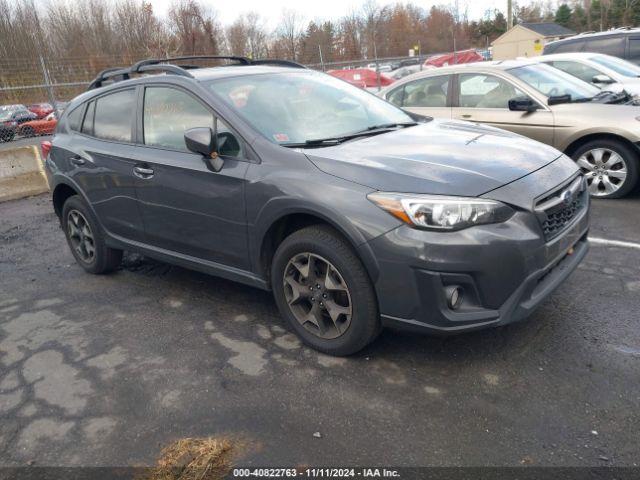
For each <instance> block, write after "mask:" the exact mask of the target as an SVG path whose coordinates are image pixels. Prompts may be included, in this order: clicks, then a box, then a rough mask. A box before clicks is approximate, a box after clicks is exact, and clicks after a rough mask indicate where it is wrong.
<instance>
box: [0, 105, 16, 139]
mask: <svg viewBox="0 0 640 480" xmlns="http://www.w3.org/2000/svg"><path fill="white" fill-rule="evenodd" d="M17 126H18V122H16V121H15V120H13V118H12V115H11V112H10V111H7V110H0V142H10V141H11V140H13V138H14V137H15V136H16V127H17Z"/></svg>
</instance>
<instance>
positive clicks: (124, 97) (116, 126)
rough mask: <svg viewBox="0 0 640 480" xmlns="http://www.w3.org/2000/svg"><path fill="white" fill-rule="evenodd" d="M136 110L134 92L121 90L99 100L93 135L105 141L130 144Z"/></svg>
mask: <svg viewBox="0 0 640 480" xmlns="http://www.w3.org/2000/svg"><path fill="white" fill-rule="evenodd" d="M134 108H135V95H134V90H121V91H119V92H116V93H111V94H109V95H105V96H104V97H100V98H98V99H97V100H96V114H95V120H94V124H93V135H94V136H95V137H98V138H102V139H104V140H115V141H118V142H130V141H131V119H132V118H133V116H134V111H135V110H134Z"/></svg>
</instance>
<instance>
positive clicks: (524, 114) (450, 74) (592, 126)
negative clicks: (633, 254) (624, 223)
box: [381, 60, 640, 198]
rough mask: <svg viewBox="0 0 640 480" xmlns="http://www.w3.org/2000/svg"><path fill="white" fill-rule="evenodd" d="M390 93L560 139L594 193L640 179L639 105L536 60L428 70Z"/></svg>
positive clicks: (403, 103) (420, 108)
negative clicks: (620, 102)
mask: <svg viewBox="0 0 640 480" xmlns="http://www.w3.org/2000/svg"><path fill="white" fill-rule="evenodd" d="M381 94H382V96H383V98H385V99H387V100H388V101H390V102H391V103H394V104H395V105H398V106H399V107H402V108H404V109H405V110H408V111H411V112H414V113H417V114H420V115H429V116H434V117H440V118H448V119H452V118H453V119H461V120H468V121H471V122H478V123H482V124H487V125H492V126H495V127H499V128H503V129H505V130H510V131H513V132H515V133H519V134H521V135H525V136H527V137H530V138H533V139H535V140H538V141H541V142H543V143H546V144H549V145H553V146H554V147H556V148H558V149H559V150H561V151H563V152H565V153H566V154H567V155H569V156H570V157H572V158H573V159H574V160H575V161H576V162H578V165H579V166H580V168H581V169H582V171H583V172H584V174H585V175H586V177H587V181H588V184H589V192H590V193H591V195H593V196H597V197H603V198H618V197H622V196H624V195H626V194H628V193H629V192H631V191H632V190H633V188H634V187H635V186H636V185H637V183H638V175H639V169H640V165H639V158H638V143H639V142H640V115H639V112H638V108H637V107H634V106H629V105H611V104H607V103H606V102H611V101H616V95H611V93H608V92H602V91H600V90H599V89H598V88H596V87H594V86H593V85H591V84H589V83H587V82H583V81H582V80H580V79H578V78H576V77H574V76H571V75H568V74H566V73H564V72H562V71H561V70H558V69H556V68H553V67H550V66H548V65H543V64H539V63H535V62H532V61H529V60H511V61H501V62H482V63H474V64H467V65H457V66H451V67H443V68H441V69H434V70H424V71H422V72H419V73H415V74H413V75H410V76H408V77H405V78H403V79H402V80H398V81H397V82H396V83H395V84H393V85H392V86H390V87H388V88H387V89H385V90H384V91H383V92H382V93H381Z"/></svg>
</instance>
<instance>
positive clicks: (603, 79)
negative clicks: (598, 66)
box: [591, 74, 615, 84]
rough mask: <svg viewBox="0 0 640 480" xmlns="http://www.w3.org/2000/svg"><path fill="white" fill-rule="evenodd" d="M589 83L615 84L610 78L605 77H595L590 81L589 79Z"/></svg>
mask: <svg viewBox="0 0 640 480" xmlns="http://www.w3.org/2000/svg"><path fill="white" fill-rule="evenodd" d="M591 83H603V84H609V83H615V81H614V80H613V79H612V78H611V77H608V76H606V75H602V74H601V75H595V76H594V77H593V78H592V79H591Z"/></svg>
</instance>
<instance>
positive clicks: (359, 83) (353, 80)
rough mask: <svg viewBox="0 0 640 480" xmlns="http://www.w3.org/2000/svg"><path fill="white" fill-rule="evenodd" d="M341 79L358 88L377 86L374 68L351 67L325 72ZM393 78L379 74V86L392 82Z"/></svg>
mask: <svg viewBox="0 0 640 480" xmlns="http://www.w3.org/2000/svg"><path fill="white" fill-rule="evenodd" d="M327 73H328V74H329V75H332V76H334V77H337V78H341V79H342V80H346V81H347V82H349V83H350V84H351V85H355V86H356V87H360V88H374V87H377V86H378V77H377V74H376V72H375V71H374V70H370V69H368V68H352V69H350V70H329V71H328V72H327ZM393 81H394V80H393V78H389V77H387V76H386V75H383V74H382V73H381V74H380V86H381V87H386V86H387V85H391V84H392V83H393Z"/></svg>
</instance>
